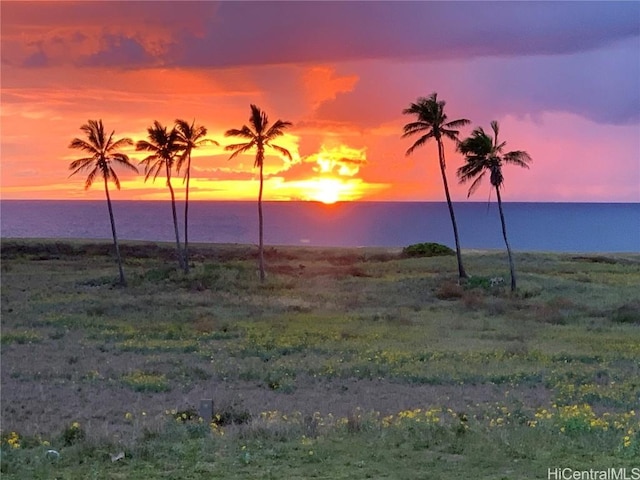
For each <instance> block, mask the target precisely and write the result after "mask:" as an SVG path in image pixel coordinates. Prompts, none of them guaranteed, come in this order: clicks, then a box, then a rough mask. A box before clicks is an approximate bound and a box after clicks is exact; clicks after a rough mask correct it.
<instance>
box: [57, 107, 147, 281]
mask: <svg viewBox="0 0 640 480" xmlns="http://www.w3.org/2000/svg"><path fill="white" fill-rule="evenodd" d="M80 130H82V131H83V132H84V133H85V134H86V135H87V139H86V140H82V139H80V138H74V139H73V140H71V143H70V144H69V148H74V149H76V150H82V151H84V152H87V153H88V154H89V155H90V156H89V157H85V158H80V159H78V160H74V161H73V162H71V163H70V164H69V170H73V171H72V172H71V175H69V176H72V175H75V174H76V173H78V172H81V171H89V175H88V176H87V179H86V180H85V182H84V188H85V190H87V189H88V188H89V187H91V185H92V184H93V181H94V180H95V178H96V176H97V175H100V176H102V179H103V181H104V192H105V194H106V196H107V206H108V207H109V219H110V220H111V234H112V235H113V245H114V247H115V250H116V257H117V259H118V270H119V273H120V284H121V285H123V286H126V284H127V281H126V280H125V278H124V270H123V268H122V257H121V256H120V246H119V245H118V235H116V223H115V220H114V218H113V207H112V206H111V196H110V195H109V181H112V182H113V183H114V184H115V186H116V188H117V189H118V190H120V180H119V179H118V175H117V174H116V172H115V170H114V169H113V166H114V164H116V165H119V166H121V167H124V168H127V169H129V170H132V171H134V172H136V173H138V169H137V168H136V167H135V166H134V165H132V164H131V163H130V161H129V157H128V156H127V155H125V154H124V153H119V152H117V150H118V149H120V148H122V147H124V146H127V145H133V141H131V139H130V138H121V139H119V140H114V138H113V135H114V133H115V130H114V131H112V132H111V134H110V135H109V136H108V137H107V136H106V135H105V131H104V126H103V125H102V120H97V121H96V120H89V121H88V122H87V123H86V124H84V125H82V126H81V127H80Z"/></svg>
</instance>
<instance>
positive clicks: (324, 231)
mask: <svg viewBox="0 0 640 480" xmlns="http://www.w3.org/2000/svg"><path fill="white" fill-rule="evenodd" d="M113 205H114V214H115V218H116V226H117V229H118V236H119V237H120V238H121V239H129V240H153V241H172V240H174V238H173V235H174V234H173V223H172V216H171V207H170V204H169V203H168V202H141V201H118V202H114V204H113ZM504 211H505V217H506V221H507V233H508V235H509V240H510V243H511V246H512V248H513V249H514V250H530V251H561V252H640V203H611V204H606V203H506V204H504ZM182 212H183V205H182V204H181V203H179V204H178V215H179V221H180V228H181V231H182ZM455 212H456V217H457V221H458V229H459V233H460V242H461V246H462V248H480V249H501V248H503V247H504V243H503V240H502V232H501V228H500V219H499V216H498V207H497V205H496V204H490V205H488V204H486V203H471V202H467V203H456V204H455ZM0 213H1V223H0V225H1V234H2V237H3V238H22V237H34V238H87V239H110V238H111V230H110V225H109V217H108V210H107V205H106V202H105V201H40V200H30V201H22V200H3V201H2V202H1V203H0ZM264 214H265V243H267V244H270V245H316V246H384V247H398V246H405V245H409V244H411V243H417V242H424V241H430V242H439V243H443V244H446V245H449V246H452V247H453V245H454V241H453V231H452V227H451V222H450V219H449V213H448V210H447V205H446V203H439V202H416V203H408V202H407V203H405V202H397V203H395V202H352V203H339V204H334V205H324V204H319V203H313V202H266V203H265V204H264ZM189 218H190V226H189V241H190V242H213V243H245V244H246V243H249V244H250V243H257V241H258V220H257V206H256V203H255V202H192V203H191V204H190V214H189Z"/></svg>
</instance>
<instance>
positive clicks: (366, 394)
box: [0, 240, 640, 480]
mask: <svg viewBox="0 0 640 480" xmlns="http://www.w3.org/2000/svg"><path fill="white" fill-rule="evenodd" d="M122 253H123V256H124V258H125V268H126V273H127V275H128V280H129V287H128V288H126V289H125V288H119V287H116V286H114V281H115V279H116V273H117V270H116V266H115V263H114V259H113V257H112V256H111V247H110V245H109V244H108V243H86V242H72V241H67V242H56V241H53V240H52V241H35V240H24V241H16V240H5V241H3V242H2V292H1V295H2V317H1V318H2V336H1V339H2V355H1V359H2V368H1V375H2V391H1V394H2V397H1V398H2V433H1V447H0V448H1V473H2V478H7V479H27V478H29V479H54V478H55V479H85V478H91V479H93V478H95V479H145V480H147V479H150V478H153V479H156V478H158V479H163V478H166V479H215V478H220V479H222V478H224V479H234V478H235V479H245V478H264V479H269V478H272V479H283V478H318V479H319V478H324V479H341V478H344V479H347V478H348V479H364V478H375V479H383V478H388V479H414V478H415V479H418V478H424V479H458V478H486V479H529V478H530V479H542V478H545V479H546V478H547V473H548V469H549V468H558V467H560V468H571V469H575V470H589V469H594V470H604V469H606V468H623V467H624V468H627V475H631V474H632V470H630V469H632V468H634V467H636V468H637V467H640V462H639V457H640V423H639V421H640V408H639V407H640V289H639V288H638V285H640V255H637V254H628V255H622V254H616V255H605V254H602V255H577V254H576V255H571V254H553V253H549V254H545V253H535V254H533V253H516V255H515V260H516V268H517V270H518V272H519V290H518V292H516V293H515V294H511V293H510V292H509V291H508V268H507V263H506V255H505V254H504V253H502V252H480V251H477V252H476V251H466V252H464V258H465V266H466V268H467V271H468V272H469V273H470V274H471V275H473V277H472V278H471V279H470V280H469V281H468V282H466V283H465V284H463V285H458V283H457V279H456V276H455V272H456V267H455V257H449V256H446V257H430V258H403V256H402V254H401V252H400V250H399V249H398V250H390V249H321V248H302V247H301V248H296V247H277V248H273V247H271V248H268V250H267V252H266V260H267V273H268V277H267V281H266V282H265V283H264V284H260V283H259V281H258V278H257V274H256V261H255V257H256V252H255V248H253V247H248V246H231V245H195V246H193V248H192V255H191V257H192V258H191V260H192V262H193V268H192V272H191V273H190V274H189V275H187V276H185V275H184V274H182V273H181V272H180V271H178V269H177V262H176V261H175V257H174V252H173V249H172V247H171V246H170V245H162V244H149V243H134V242H130V243H125V244H124V246H123V247H122ZM495 277H503V278H504V280H505V283H506V284H507V286H504V285H493V286H492V285H491V282H490V279H491V278H495ZM205 399H211V400H213V404H214V406H213V416H212V418H204V419H203V418H201V417H200V415H199V409H200V403H201V401H202V400H205ZM638 472H640V470H639V471H638Z"/></svg>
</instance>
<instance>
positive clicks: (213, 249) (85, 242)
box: [0, 237, 640, 263]
mask: <svg viewBox="0 0 640 480" xmlns="http://www.w3.org/2000/svg"><path fill="white" fill-rule="evenodd" d="M119 244H120V246H121V248H123V247H124V249H125V252H126V254H128V255H129V256H133V257H134V258H135V257H136V256H137V255H139V254H142V255H143V256H144V257H147V256H148V254H149V252H148V250H151V251H155V252H159V253H162V254H168V255H170V256H172V255H173V254H174V252H175V244H174V243H172V242H168V241H167V242H165V241H152V240H119ZM112 246H113V240H111V239H106V238H105V239H90V238H31V237H30V238H26V237H25V238H12V237H0V252H1V254H2V255H3V256H4V255H5V254H6V253H10V252H14V251H18V250H23V249H22V248H21V247H27V248H26V251H28V253H30V254H38V253H46V252H48V253H52V252H56V251H58V252H59V253H60V254H75V255H78V254H80V255H83V254H86V255H89V254H93V255H95V254H98V255H107V254H110V253H111V252H110V250H111V247H112ZM96 248H97V250H96ZM189 248H190V249H191V250H192V253H194V254H204V255H207V254H211V255H213V256H215V255H216V254H219V253H220V252H225V253H229V252H236V253H239V252H242V253H245V254H247V253H250V252H253V250H254V249H257V245H255V244H250V243H208V242H194V243H190V244H189ZM265 248H266V251H267V253H269V252H272V253H273V254H275V255H277V254H278V252H280V253H283V254H286V253H287V252H297V253H300V252H310V253H311V252H313V253H319V252H323V251H326V252H332V253H336V252H341V251H343V252H345V253H347V252H348V253H358V254H371V255H376V254H378V255H379V254H388V255H391V256H397V257H401V255H402V247H370V246H364V247H336V246H317V245H265ZM256 251H257V250H256ZM462 253H463V254H465V255H469V256H475V255H502V254H503V253H504V254H506V251H505V250H504V249H497V248H496V249H488V248H486V249H482V248H462ZM515 253H516V254H518V255H528V256H536V255H540V256H546V255H552V256H556V255H557V256H566V257H570V258H573V259H576V258H577V259H583V260H591V261H594V262H598V261H601V262H606V261H607V260H606V258H605V257H604V256H607V257H612V258H616V259H620V258H627V257H638V262H639V263H640V252H607V251H600V252H586V253H585V252H560V251H552V250H550V251H527V250H515Z"/></svg>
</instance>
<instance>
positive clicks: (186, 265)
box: [184, 152, 191, 273]
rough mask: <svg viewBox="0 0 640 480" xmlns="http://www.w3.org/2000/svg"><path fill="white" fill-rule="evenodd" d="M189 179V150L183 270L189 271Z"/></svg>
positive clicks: (189, 158)
mask: <svg viewBox="0 0 640 480" xmlns="http://www.w3.org/2000/svg"><path fill="white" fill-rule="evenodd" d="M189 180H191V152H189V157H188V159H187V186H186V189H185V198H184V272H185V273H189Z"/></svg>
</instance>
